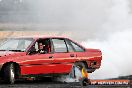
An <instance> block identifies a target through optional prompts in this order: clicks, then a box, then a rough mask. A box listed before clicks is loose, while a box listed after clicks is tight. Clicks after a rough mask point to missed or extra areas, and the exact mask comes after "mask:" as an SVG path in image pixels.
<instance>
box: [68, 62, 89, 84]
mask: <svg viewBox="0 0 132 88" xmlns="http://www.w3.org/2000/svg"><path fill="white" fill-rule="evenodd" d="M70 75H71V77H72V78H76V79H77V80H78V81H79V82H80V83H81V85H82V86H86V85H88V84H90V80H89V79H88V73H87V70H86V67H85V65H84V63H83V62H77V63H75V64H74V65H73V67H72V71H71V73H70Z"/></svg>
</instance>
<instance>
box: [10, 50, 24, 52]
mask: <svg viewBox="0 0 132 88" xmlns="http://www.w3.org/2000/svg"><path fill="white" fill-rule="evenodd" d="M8 51H14V52H24V51H22V50H8Z"/></svg>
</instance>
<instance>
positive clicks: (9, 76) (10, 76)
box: [3, 63, 15, 84]
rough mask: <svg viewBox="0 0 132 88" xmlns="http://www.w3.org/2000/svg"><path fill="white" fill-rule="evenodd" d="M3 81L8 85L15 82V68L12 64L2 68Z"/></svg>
mask: <svg viewBox="0 0 132 88" xmlns="http://www.w3.org/2000/svg"><path fill="white" fill-rule="evenodd" d="M3 76H4V81H5V82H6V83H9V84H14V82H15V67H14V65H13V63H10V64H8V65H7V66H5V68H4V73H3Z"/></svg>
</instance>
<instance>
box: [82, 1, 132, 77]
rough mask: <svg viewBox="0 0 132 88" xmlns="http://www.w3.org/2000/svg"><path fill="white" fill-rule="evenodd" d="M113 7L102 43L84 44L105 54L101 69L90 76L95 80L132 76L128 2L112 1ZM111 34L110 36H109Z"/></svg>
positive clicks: (131, 31)
mask: <svg viewBox="0 0 132 88" xmlns="http://www.w3.org/2000/svg"><path fill="white" fill-rule="evenodd" d="M111 1H112V3H113V5H112V6H111V7H110V8H109V10H108V9H107V10H108V12H107V13H108V19H107V22H106V23H104V24H103V25H102V28H103V29H105V30H104V33H102V35H101V36H102V37H106V38H105V39H104V40H102V41H98V40H95V41H90V40H87V41H85V42H83V43H82V44H83V45H84V46H86V47H93V48H99V49H101V50H102V53H103V60H102V65H101V68H100V69H99V70H97V71H95V72H94V73H92V74H91V75H90V76H91V78H93V79H105V78H115V77H118V76H126V75H132V69H131V67H132V65H131V63H132V56H131V52H132V47H131V46H132V30H131V29H132V27H131V25H130V24H131V21H130V19H131V14H129V2H128V0H111ZM108 34H109V35H108Z"/></svg>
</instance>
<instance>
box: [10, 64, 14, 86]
mask: <svg viewBox="0 0 132 88" xmlns="http://www.w3.org/2000/svg"><path fill="white" fill-rule="evenodd" d="M14 80H15V74H14V67H13V65H11V67H10V82H11V84H13V83H14Z"/></svg>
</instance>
